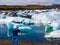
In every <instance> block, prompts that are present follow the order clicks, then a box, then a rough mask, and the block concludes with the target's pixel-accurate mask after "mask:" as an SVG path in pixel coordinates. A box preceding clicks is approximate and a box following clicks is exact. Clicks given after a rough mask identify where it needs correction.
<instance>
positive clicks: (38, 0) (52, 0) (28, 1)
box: [0, 0, 60, 5]
mask: <svg viewBox="0 0 60 45" xmlns="http://www.w3.org/2000/svg"><path fill="white" fill-rule="evenodd" d="M32 4H33V5H52V4H60V0H0V5H32Z"/></svg>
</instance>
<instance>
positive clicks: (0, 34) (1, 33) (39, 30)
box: [0, 10, 60, 43]
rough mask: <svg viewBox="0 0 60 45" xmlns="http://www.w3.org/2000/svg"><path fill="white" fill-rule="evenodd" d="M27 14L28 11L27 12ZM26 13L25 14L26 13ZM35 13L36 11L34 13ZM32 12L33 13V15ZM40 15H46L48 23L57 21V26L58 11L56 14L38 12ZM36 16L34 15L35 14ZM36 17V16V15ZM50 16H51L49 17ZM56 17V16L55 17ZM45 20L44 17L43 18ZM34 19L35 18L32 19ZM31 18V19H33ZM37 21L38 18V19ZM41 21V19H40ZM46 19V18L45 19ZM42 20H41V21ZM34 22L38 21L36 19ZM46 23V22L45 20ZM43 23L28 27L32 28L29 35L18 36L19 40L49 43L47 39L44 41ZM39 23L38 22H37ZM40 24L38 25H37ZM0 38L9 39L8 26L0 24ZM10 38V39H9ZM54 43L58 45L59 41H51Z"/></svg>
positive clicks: (52, 12) (49, 11) (46, 11)
mask: <svg viewBox="0 0 60 45" xmlns="http://www.w3.org/2000/svg"><path fill="white" fill-rule="evenodd" d="M27 12H28V11H27ZM27 12H26V13H27ZM35 12H36V11H35ZM35 12H34V13H35ZM38 13H39V14H40V13H41V15H46V17H48V18H49V19H48V20H50V22H51V21H52V22H55V21H57V22H58V24H60V21H59V20H60V17H59V16H60V11H59V10H58V11H57V12H56V11H55V10H53V11H51V10H45V11H42V12H38ZM32 14H33V13H32ZM35 14H36V13H35ZM36 15H37V14H36ZM50 15H51V16H50ZM56 15H57V16H56ZM36 17H37V16H36ZM43 17H44V18H45V16H43ZM34 18H35V17H34ZM34 18H33V19H34ZM38 19H39V18H38ZM40 19H41V18H40ZM45 19H46V18H45ZM41 20H43V19H41ZM34 21H38V20H37V18H36V20H34ZM45 21H46V20H45ZM45 21H41V22H42V23H43V24H42V25H39V26H37V25H33V26H30V27H31V28H32V31H31V33H28V34H25V35H19V39H21V40H22V39H23V40H35V41H42V42H49V41H48V40H47V39H45V37H44V36H45V23H46V22H45ZM38 22H39V21H38ZM36 23H37V22H36ZM39 24H40V23H39ZM0 38H9V37H8V26H7V24H3V25H2V24H0ZM10 38H11V37H10ZM52 42H54V43H59V41H52Z"/></svg>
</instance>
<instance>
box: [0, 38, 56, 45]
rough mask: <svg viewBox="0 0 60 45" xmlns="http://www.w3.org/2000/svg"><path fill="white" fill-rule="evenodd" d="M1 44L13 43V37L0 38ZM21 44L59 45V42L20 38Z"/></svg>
mask: <svg viewBox="0 0 60 45" xmlns="http://www.w3.org/2000/svg"><path fill="white" fill-rule="evenodd" d="M0 45H11V39H0ZM19 45H57V44H52V43H46V42H38V41H29V40H19Z"/></svg>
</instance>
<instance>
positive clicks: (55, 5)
mask: <svg viewBox="0 0 60 45" xmlns="http://www.w3.org/2000/svg"><path fill="white" fill-rule="evenodd" d="M52 6H60V4H52Z"/></svg>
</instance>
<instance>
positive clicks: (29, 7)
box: [0, 5, 60, 10]
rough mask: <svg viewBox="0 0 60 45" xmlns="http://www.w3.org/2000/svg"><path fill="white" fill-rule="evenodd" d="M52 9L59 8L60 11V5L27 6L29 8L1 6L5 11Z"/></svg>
mask: <svg viewBox="0 0 60 45" xmlns="http://www.w3.org/2000/svg"><path fill="white" fill-rule="evenodd" d="M51 8H59V9H60V5H59V6H44V5H27V6H19V5H14V6H12V5H8V6H7V5H0V9H3V10H18V9H21V10H24V9H51Z"/></svg>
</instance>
